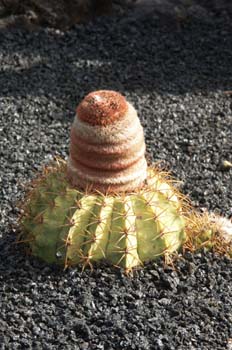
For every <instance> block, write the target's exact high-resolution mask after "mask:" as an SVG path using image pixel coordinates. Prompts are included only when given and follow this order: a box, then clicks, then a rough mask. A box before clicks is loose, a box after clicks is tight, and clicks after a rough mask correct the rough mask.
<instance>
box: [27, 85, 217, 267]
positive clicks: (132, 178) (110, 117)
mask: <svg viewBox="0 0 232 350" xmlns="http://www.w3.org/2000/svg"><path fill="white" fill-rule="evenodd" d="M203 221H204V220H202V216H199V215H196V214H195V211H194V210H192V209H191V206H190V205H189V202H188V201H187V199H186V198H185V197H184V196H183V195H181V193H180V192H179V191H178V190H177V189H176V187H175V186H174V184H173V180H172V179H170V177H169V175H168V174H167V173H165V172H162V171H160V170H159V168H158V167H156V166H154V165H153V166H149V167H148V166H147V162H146V159H145V143H144V135H143V128H142V126H141V124H140V121H139V119H138V116H137V113H136V111H135V109H134V107H133V106H132V105H131V104H130V103H128V102H127V101H126V99H125V98H124V97H123V96H122V95H120V94H119V93H116V92H113V91H105V90H102V91H97V92H94V93H90V94H89V95H87V96H86V97H85V98H84V100H83V101H82V102H81V103H80V104H79V106H78V108H77V113H76V116H75V118H74V123H73V125H72V128H71V143H70V154H69V159H68V161H67V162H65V161H58V162H57V164H56V165H54V166H52V167H48V168H46V169H45V170H44V172H43V174H42V176H41V177H40V178H38V179H37V180H36V181H35V183H34V185H33V188H32V190H31V191H30V192H29V194H28V196H27V198H26V200H25V203H24V205H23V215H22V217H21V220H20V224H21V228H22V230H21V235H20V237H21V238H20V241H22V242H27V243H28V245H29V247H30V251H31V253H32V255H34V256H37V257H39V258H41V259H43V260H45V261H46V262H48V263H61V264H64V265H65V267H66V266H70V265H76V264H79V263H81V264H82V265H83V266H85V265H87V264H89V265H90V266H92V264H93V262H96V261H100V260H107V261H108V262H110V263H111V264H113V265H115V266H121V267H123V268H124V269H125V271H131V269H132V268H133V267H134V266H137V265H140V264H142V263H143V262H145V261H149V260H154V259H156V258H157V257H159V256H161V255H164V256H166V257H168V256H169V255H170V254H172V253H174V252H176V251H177V250H178V249H179V248H180V247H181V246H184V247H186V248H189V249H190V248H193V246H194V247H199V246H202V244H203V243H204V242H206V244H205V245H207V246H208V247H210V246H212V245H213V244H214V243H213V239H212V237H214V236H215V232H216V231H217V230H215V229H212V227H213V225H212V224H211V223H209V222H210V220H208V221H207V220H205V221H204V224H205V222H207V225H203V226H202V227H200V224H202V223H203Z"/></svg>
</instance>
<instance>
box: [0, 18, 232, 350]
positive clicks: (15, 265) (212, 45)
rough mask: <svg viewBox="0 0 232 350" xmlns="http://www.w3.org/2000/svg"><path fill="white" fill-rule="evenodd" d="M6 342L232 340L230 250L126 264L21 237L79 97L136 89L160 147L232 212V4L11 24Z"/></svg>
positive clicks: (18, 345)
mask: <svg viewBox="0 0 232 350" xmlns="http://www.w3.org/2000/svg"><path fill="white" fill-rule="evenodd" d="M0 63H1V71H0V104H1V105H0V106H1V108H0V123H1V124H0V128H1V138H0V157H1V162H0V167H1V172H0V182H1V184H0V185H1V186H0V196H1V240H0V252H1V254H0V311H1V312H0V349H33V350H34V349H81V350H84V349H85V350H87V349H99V350H113V349H115V350H121V349H123V350H124V349H125V350H133V349H139V350H142V349H143V350H145V349H146V350H148V349H151V350H153V349H167V350H169V349H170V350H171V349H173V350H174V349H178V350H195V349H198V350H205V349H208V350H219V349H221V350H225V349H230V347H229V339H230V338H232V311H231V310H232V269H231V267H232V262H231V261H229V260H228V259H226V258H224V257H218V256H216V255H214V254H212V253H206V252H202V253H200V254H195V255H191V254H187V255H186V256H184V258H183V259H181V260H179V261H178V262H177V264H176V271H174V270H172V269H170V268H168V269H164V267H163V262H162V261H158V262H157V263H152V264H147V265H146V266H145V268H144V269H138V270H137V271H135V274H134V277H133V278H132V277H125V276H124V275H123V274H122V273H121V271H120V270H117V269H112V268H109V267H107V266H100V267H96V268H95V270H94V271H93V272H91V271H90V270H85V271H84V272H83V273H81V270H80V269H79V268H77V269H70V270H68V271H65V272H64V271H62V270H60V269H58V268H56V267H52V266H46V265H45V264H43V263H42V262H40V261H37V260H36V259H33V258H31V257H27V256H25V255H24V254H23V250H22V249H21V248H19V247H18V246H16V245H15V244H14V242H15V229H14V228H12V225H13V224H15V222H16V218H17V215H18V210H17V209H16V205H15V203H16V201H17V200H19V199H20V198H21V197H22V195H23V188H22V186H21V184H22V183H24V182H25V181H26V180H29V179H31V178H32V177H33V176H34V173H35V171H37V170H39V169H41V165H43V164H45V163H47V162H49V160H50V159H51V157H52V156H53V155H61V156H62V157H66V156H67V152H68V142H69V130H70V125H71V122H72V119H73V116H74V109H75V106H76V104H77V103H78V102H79V101H80V99H81V98H82V97H83V96H84V95H85V94H86V93H87V92H90V91H92V90H95V89H104V88H105V89H106V88H110V89H115V90H119V91H121V92H122V93H124V94H125V95H126V96H127V98H128V100H129V101H131V102H132V103H133V104H134V105H135V107H136V108H137V110H138V112H139V116H140V118H141V121H142V123H143V125H144V127H145V134H146V141H147V145H148V151H149V153H150V157H151V158H152V159H153V160H155V161H160V160H163V162H164V164H165V165H166V166H167V167H168V168H169V169H170V170H172V171H173V173H174V174H175V176H176V177H177V178H178V179H180V180H181V181H182V183H181V187H182V190H183V192H184V193H186V194H189V195H190V196H191V198H192V200H193V201H194V203H195V205H196V206H198V207H199V208H202V207H203V208H208V209H209V210H216V211H217V212H219V213H223V214H225V215H227V216H229V215H231V214H232V208H231V201H232V181H231V176H232V169H231V170H228V171H224V170H223V169H222V167H221V162H222V161H223V160H229V161H232V158H231V157H232V152H231V150H232V110H231V103H232V95H230V94H225V93H224V92H225V91H229V90H232V25H231V23H230V21H229V20H228V19H227V17H226V16H223V15H222V16H217V17H212V16H211V17H209V18H204V20H203V19H201V21H200V20H197V19H193V20H190V21H188V22H187V23H184V24H183V25H181V26H175V25H174V24H173V23H172V24H170V25H169V26H164V25H162V26H161V25H160V24H159V23H158V20H157V18H156V17H154V18H146V19H143V20H140V21H139V20H136V21H134V20H133V18H132V17H130V18H128V20H127V19H126V18H121V17H117V18H102V19H98V20H97V21H95V22H94V23H89V24H88V25H85V26H82V25H80V26H77V27H75V28H74V29H72V30H70V31H68V32H66V33H63V32H60V31H57V30H51V29H41V30H39V31H38V32H32V33H28V32H26V31H23V30H16V29H15V30H14V31H6V32H1V35H0Z"/></svg>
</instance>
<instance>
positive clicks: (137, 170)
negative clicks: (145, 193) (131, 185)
mask: <svg viewBox="0 0 232 350" xmlns="http://www.w3.org/2000/svg"><path fill="white" fill-rule="evenodd" d="M68 176H69V177H70V178H71V180H72V184H73V185H78V184H79V179H80V180H81V182H85V183H98V184H104V185H109V186H110V185H120V184H126V183H128V182H131V181H134V180H136V179H140V182H141V181H143V180H145V179H146V176H147V163H146V160H145V159H144V158H142V159H140V160H139V161H138V162H136V163H135V164H134V165H133V166H131V167H129V168H126V169H125V170H123V171H120V172H119V173H118V174H117V172H115V171H112V172H110V171H107V173H106V172H104V171H103V172H100V171H96V170H94V169H90V168H87V169H85V167H84V166H82V165H80V166H79V167H76V166H75V164H74V163H73V161H72V159H71V158H69V160H68Z"/></svg>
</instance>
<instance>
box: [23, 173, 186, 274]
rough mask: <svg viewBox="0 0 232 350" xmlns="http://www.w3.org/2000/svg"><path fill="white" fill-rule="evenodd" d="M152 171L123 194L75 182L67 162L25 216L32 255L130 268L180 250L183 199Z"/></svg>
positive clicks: (45, 182) (39, 188)
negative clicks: (87, 189)
mask: <svg viewBox="0 0 232 350" xmlns="http://www.w3.org/2000/svg"><path fill="white" fill-rule="evenodd" d="M149 171H150V175H149V177H148V184H147V185H146V186H145V187H144V188H143V189H141V190H140V191H138V192H133V193H131V194H127V193H124V194H118V195H113V194H101V193H99V192H96V193H86V192H82V191H79V190H76V189H73V188H71V187H70V185H69V184H68V182H67V181H66V180H65V178H66V177H65V174H66V166H63V167H57V168H56V171H52V172H51V173H49V174H47V175H46V177H44V178H42V180H41V181H40V182H39V183H38V184H37V185H36V186H35V187H34V189H33V190H32V192H31V193H30V196H29V197H28V200H27V201H26V204H25V206H24V211H25V213H24V216H23V218H22V220H21V225H22V232H23V240H26V241H28V244H29V246H30V249H31V252H32V255H35V256H37V257H39V258H41V259H43V260H45V261H46V262H48V263H62V264H65V266H68V265H76V264H79V263H82V264H92V263H93V262H96V261H99V260H102V259H104V260H107V261H108V262H110V263H111V264H113V265H117V266H121V267H123V268H125V270H127V271H129V270H131V269H132V267H134V266H136V265H139V264H141V263H142V262H144V261H148V260H153V259H155V258H157V257H158V256H160V255H164V254H166V253H167V254H168V253H172V252H174V251H176V250H178V248H179V247H180V245H181V244H183V242H184V241H185V231H184V228H185V220H184V218H183V214H182V200H181V198H178V194H176V192H174V190H173V189H172V186H171V185H170V184H169V183H167V182H165V180H164V179H163V180H162V179H161V176H160V174H157V173H156V172H155V170H154V171H153V170H152V169H150V170H149ZM149 180H150V181H149ZM171 197H172V198H173V200H170V198H171Z"/></svg>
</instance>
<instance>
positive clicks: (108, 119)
mask: <svg viewBox="0 0 232 350" xmlns="http://www.w3.org/2000/svg"><path fill="white" fill-rule="evenodd" d="M127 108H128V106H127V102H126V99H125V97H123V96H122V95H121V94H120V93H118V92H115V91H110V90H99V91H94V92H91V93H90V94H88V95H87V96H86V97H85V98H84V99H83V100H82V102H81V103H80V104H79V106H78V107H77V114H78V117H79V118H80V119H81V120H83V121H84V122H86V123H89V124H91V125H99V126H104V125H109V124H112V123H114V122H115V121H117V120H119V119H121V118H123V117H124V115H125V113H126V111H127Z"/></svg>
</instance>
